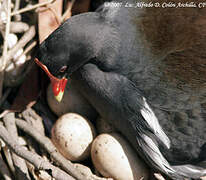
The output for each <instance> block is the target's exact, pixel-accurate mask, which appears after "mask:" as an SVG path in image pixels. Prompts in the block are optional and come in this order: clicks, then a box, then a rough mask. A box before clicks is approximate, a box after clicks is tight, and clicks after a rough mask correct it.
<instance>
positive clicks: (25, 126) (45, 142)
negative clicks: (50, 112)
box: [16, 119, 85, 180]
mask: <svg viewBox="0 0 206 180" xmlns="http://www.w3.org/2000/svg"><path fill="white" fill-rule="evenodd" d="M16 124H17V126H18V127H19V128H20V129H22V130H23V131H24V132H26V133H27V134H29V135H30V136H32V137H33V138H34V139H35V140H36V141H37V142H39V143H40V144H41V145H42V146H43V147H44V148H45V149H46V150H47V151H48V152H49V154H50V155H51V156H52V157H53V158H54V159H55V160H57V159H58V161H57V162H58V163H59V159H61V158H63V159H64V160H63V163H62V161H61V162H60V164H61V165H62V164H64V165H63V166H64V168H63V169H64V170H65V171H66V172H67V173H69V174H70V175H72V176H73V177H75V178H77V179H78V180H85V178H84V177H83V176H82V175H81V174H80V172H78V171H77V170H76V169H75V168H74V166H73V164H72V163H71V162H70V161H68V160H66V159H65V158H64V157H62V155H61V154H59V153H58V152H57V149H56V147H55V146H54V145H53V143H52V142H51V140H50V139H49V138H47V137H46V136H42V135H41V133H40V132H39V131H38V130H36V131H33V129H34V127H33V126H31V125H30V124H29V123H27V122H25V121H23V120H20V119H16ZM56 156H58V158H56ZM59 156H60V158H59ZM61 160H62V159H61Z"/></svg>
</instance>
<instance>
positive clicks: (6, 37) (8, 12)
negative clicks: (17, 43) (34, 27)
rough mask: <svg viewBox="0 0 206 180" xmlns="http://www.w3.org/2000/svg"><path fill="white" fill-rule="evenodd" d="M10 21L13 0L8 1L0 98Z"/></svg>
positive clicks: (0, 95) (0, 71)
mask: <svg viewBox="0 0 206 180" xmlns="http://www.w3.org/2000/svg"><path fill="white" fill-rule="evenodd" d="M10 22H11V0H8V1H7V21H6V32H5V36H4V48H3V57H2V59H1V60H0V61H1V62H0V99H1V97H2V90H3V81H4V69H5V66H6V61H7V51H8V35H9V31H10Z"/></svg>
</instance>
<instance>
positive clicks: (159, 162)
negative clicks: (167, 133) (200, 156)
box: [137, 134, 206, 180]
mask: <svg viewBox="0 0 206 180" xmlns="http://www.w3.org/2000/svg"><path fill="white" fill-rule="evenodd" d="M137 141H138V144H139V147H140V149H139V150H140V151H142V152H140V153H141V154H143V156H144V159H145V160H146V161H147V162H148V164H151V165H152V166H153V167H155V168H156V169H157V170H159V171H161V172H162V173H164V174H165V175H167V176H169V177H170V178H172V179H174V180H184V179H185V178H189V179H191V178H193V179H197V178H200V177H202V176H205V175H206V169H204V168H201V167H199V166H194V165H190V164H185V165H178V166H172V165H170V164H169V162H168V161H167V160H166V159H165V157H164V156H163V155H162V153H161V152H160V150H159V147H158V145H157V143H156V142H155V141H154V140H153V139H152V138H151V137H149V136H147V135H145V134H142V135H141V137H139V138H137Z"/></svg>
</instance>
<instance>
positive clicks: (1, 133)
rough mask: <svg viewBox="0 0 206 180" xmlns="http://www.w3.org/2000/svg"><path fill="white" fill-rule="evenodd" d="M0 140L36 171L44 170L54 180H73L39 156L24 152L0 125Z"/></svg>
mask: <svg viewBox="0 0 206 180" xmlns="http://www.w3.org/2000/svg"><path fill="white" fill-rule="evenodd" d="M0 138H1V139H2V140H3V141H4V142H5V143H6V144H7V145H8V146H9V147H10V149H11V150H12V151H13V152H14V153H16V154H17V155H18V156H20V157H22V158H24V159H26V160H27V161H29V162H30V163H31V164H33V165H34V166H35V167H36V168H37V169H38V170H45V171H47V172H49V174H51V175H52V177H54V178H55V179H56V180H75V179H74V178H73V177H71V176H70V175H68V174H66V173H65V172H64V171H62V170H61V169H59V168H57V167H55V166H53V165H52V164H50V163H49V162H48V161H46V160H44V159H43V158H42V157H41V156H39V155H38V154H36V153H34V152H30V151H28V150H26V149H25V148H24V147H22V146H20V145H18V143H17V142H16V141H15V140H14V139H13V138H12V137H11V135H10V134H9V133H8V131H7V130H6V128H5V127H4V126H3V125H1V124H0Z"/></svg>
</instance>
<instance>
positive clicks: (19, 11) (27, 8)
mask: <svg viewBox="0 0 206 180" xmlns="http://www.w3.org/2000/svg"><path fill="white" fill-rule="evenodd" d="M54 1H55V0H48V1H47V2H42V3H38V4H35V5H33V6H29V7H25V8H22V9H20V10H18V11H14V12H12V13H11V16H14V15H16V14H21V13H24V12H27V11H31V10H33V9H36V8H38V7H41V6H45V5H48V4H51V3H53V2H54Z"/></svg>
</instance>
